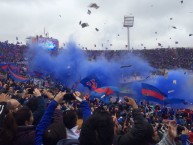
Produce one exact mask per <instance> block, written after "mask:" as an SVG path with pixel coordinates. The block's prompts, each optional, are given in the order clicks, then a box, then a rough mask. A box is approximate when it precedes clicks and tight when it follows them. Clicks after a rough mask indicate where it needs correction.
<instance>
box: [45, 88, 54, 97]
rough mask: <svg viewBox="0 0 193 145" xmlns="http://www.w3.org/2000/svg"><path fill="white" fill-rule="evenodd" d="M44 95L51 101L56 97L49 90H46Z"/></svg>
mask: <svg viewBox="0 0 193 145" xmlns="http://www.w3.org/2000/svg"><path fill="white" fill-rule="evenodd" d="M43 93H44V94H45V95H46V96H47V97H48V98H49V99H53V98H54V95H53V94H52V93H50V92H49V91H47V90H44V91H43Z"/></svg>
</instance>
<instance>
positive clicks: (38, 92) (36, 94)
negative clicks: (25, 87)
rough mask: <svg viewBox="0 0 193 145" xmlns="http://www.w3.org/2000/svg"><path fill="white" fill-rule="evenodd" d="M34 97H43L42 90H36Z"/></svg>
mask: <svg viewBox="0 0 193 145" xmlns="http://www.w3.org/2000/svg"><path fill="white" fill-rule="evenodd" d="M33 93H34V96H36V97H39V96H41V92H40V90H38V89H37V88H36V89H35V90H34V92H33Z"/></svg>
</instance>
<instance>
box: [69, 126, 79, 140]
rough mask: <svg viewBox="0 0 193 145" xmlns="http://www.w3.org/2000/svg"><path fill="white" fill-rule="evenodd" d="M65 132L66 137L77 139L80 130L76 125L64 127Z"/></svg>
mask: <svg viewBox="0 0 193 145" xmlns="http://www.w3.org/2000/svg"><path fill="white" fill-rule="evenodd" d="M66 133H67V139H78V138H79V136H80V130H78V125H77V126H75V127H73V128H71V129H67V128H66Z"/></svg>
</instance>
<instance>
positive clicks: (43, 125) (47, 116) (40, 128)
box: [35, 100, 58, 145]
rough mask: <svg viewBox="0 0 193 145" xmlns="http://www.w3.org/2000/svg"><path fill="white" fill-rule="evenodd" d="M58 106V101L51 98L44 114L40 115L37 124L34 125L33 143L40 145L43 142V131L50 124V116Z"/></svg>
mask: <svg viewBox="0 0 193 145" xmlns="http://www.w3.org/2000/svg"><path fill="white" fill-rule="evenodd" d="M57 106H58V103H57V102H56V101H55V100H52V102H51V103H50V104H49V106H48V108H47V110H46V111H45V113H44V115H43V116H42V119H41V120H40V122H39V124H38V125H37V127H36V138H35V144H36V145H42V144H43V141H42V140H43V137H42V136H43V133H44V131H45V130H46V129H47V128H48V126H49V125H50V124H51V121H52V116H53V114H54V111H55V109H56V107H57Z"/></svg>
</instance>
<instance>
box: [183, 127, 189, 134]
mask: <svg viewBox="0 0 193 145" xmlns="http://www.w3.org/2000/svg"><path fill="white" fill-rule="evenodd" d="M184 129H185V130H182V134H185V135H188V134H189V131H188V129H187V128H186V127H184Z"/></svg>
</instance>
